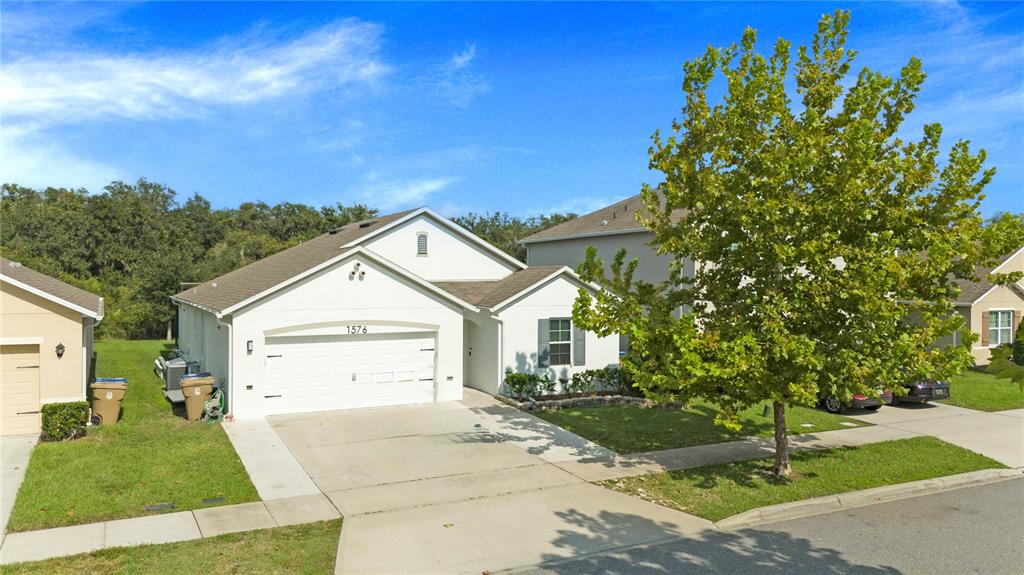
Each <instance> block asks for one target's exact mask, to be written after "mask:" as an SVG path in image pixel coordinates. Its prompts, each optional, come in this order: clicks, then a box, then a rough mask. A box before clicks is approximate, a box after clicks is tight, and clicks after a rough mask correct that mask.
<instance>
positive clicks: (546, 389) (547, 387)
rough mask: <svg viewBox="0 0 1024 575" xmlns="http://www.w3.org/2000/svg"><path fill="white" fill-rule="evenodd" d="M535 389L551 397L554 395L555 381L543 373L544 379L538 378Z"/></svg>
mask: <svg viewBox="0 0 1024 575" xmlns="http://www.w3.org/2000/svg"><path fill="white" fill-rule="evenodd" d="M537 389H538V390H539V391H540V392H541V393H543V394H544V395H551V394H553V393H555V380H553V379H551V375H549V374H547V373H545V374H544V377H542V378H540V380H539V382H538V384H537Z"/></svg>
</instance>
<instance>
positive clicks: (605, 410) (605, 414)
mask: <svg viewBox="0 0 1024 575" xmlns="http://www.w3.org/2000/svg"><path fill="white" fill-rule="evenodd" d="M762 409H763V406H761V405H757V406H754V407H751V408H749V409H747V410H745V411H743V412H742V413H740V423H741V424H742V426H743V427H742V429H741V430H740V431H739V432H733V431H729V430H728V429H725V428H724V427H721V426H719V425H715V416H716V415H717V414H718V409H717V408H716V407H715V406H714V405H712V404H710V403H707V402H703V401H694V402H692V403H691V404H690V407H689V409H686V410H679V409H645V408H642V407H635V406H630V405H618V406H612V407H584V408H577V409H564V410H561V411H540V412H536V413H535V415H537V417H540V418H542V419H545V420H547V421H550V422H551V423H554V424H555V425H557V426H559V427H562V428H564V429H568V430H569V431H571V432H573V433H575V434H576V435H580V436H582V437H585V438H587V439H589V440H591V441H593V442H594V443H597V444H599V445H603V446H605V447H607V448H609V449H611V450H613V451H615V452H618V453H640V452H643V451H657V450H660V449H673V448H676V447H691V446H694V445H705V444H709V443H722V442H725V441H736V440H737V439H742V438H743V437H748V436H751V435H760V436H765V437H767V436H771V435H772V434H773V433H774V431H773V430H774V424H773V423H772V418H771V415H770V414H769V417H764V416H762V415H761V413H762ZM844 423H845V424H846V425H843V424H844ZM786 424H787V425H786V426H787V428H788V429H789V432H790V433H794V434H795V433H814V432H819V431H829V430H833V429H844V428H847V427H860V426H863V425H868V424H866V423H863V422H860V421H857V420H854V419H849V418H846V417H840V416H837V415H832V414H830V413H826V412H824V411H821V410H818V409H811V408H807V407H790V408H789V409H787V410H786Z"/></svg>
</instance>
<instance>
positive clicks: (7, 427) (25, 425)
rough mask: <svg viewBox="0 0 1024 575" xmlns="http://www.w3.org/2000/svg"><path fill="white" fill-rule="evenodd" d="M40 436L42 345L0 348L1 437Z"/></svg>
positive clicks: (0, 346) (1, 346) (4, 346)
mask: <svg viewBox="0 0 1024 575" xmlns="http://www.w3.org/2000/svg"><path fill="white" fill-rule="evenodd" d="M37 433H39V346H37V345H0V435H28V434H37Z"/></svg>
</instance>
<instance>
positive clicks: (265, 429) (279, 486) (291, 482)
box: [222, 417, 320, 501]
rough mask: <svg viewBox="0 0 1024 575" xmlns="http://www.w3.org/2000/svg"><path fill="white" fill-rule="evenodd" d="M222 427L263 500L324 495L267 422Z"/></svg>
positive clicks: (242, 421) (244, 422) (253, 421)
mask: <svg viewBox="0 0 1024 575" xmlns="http://www.w3.org/2000/svg"><path fill="white" fill-rule="evenodd" d="M222 427H223V428H224V432H225V433H227V435H228V439H230V440H231V444H232V445H233V446H234V447H235V453H237V454H238V458H239V459H241V460H242V465H243V466H245V471H246V472H247V473H248V474H249V479H250V480H252V484H253V485H254V486H255V487H256V491H257V492H258V493H259V494H260V499H262V500H264V501H267V500H272V499H286V498H290V497H301V496H303V495H319V494H320V488H319V487H317V485H316V483H314V482H313V480H312V479H310V477H309V474H308V473H306V470H305V469H303V467H302V465H300V464H299V462H298V460H296V459H295V456H294V455H293V454H292V452H291V450H290V449H288V446H287V445H285V443H284V441H282V440H281V438H280V437H279V436H278V435H277V432H276V431H274V428H273V427H271V425H270V423H269V422H268V421H267V420H266V419H264V418H262V417H261V418H259V419H244V420H240V421H225V422H224V423H223V424H222Z"/></svg>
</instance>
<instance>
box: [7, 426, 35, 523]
mask: <svg viewBox="0 0 1024 575" xmlns="http://www.w3.org/2000/svg"><path fill="white" fill-rule="evenodd" d="M38 442H39V437H37V436H35V435H17V436H14V437H0V466H2V467H3V469H2V470H0V540H2V539H3V536H4V535H5V534H6V533H7V521H8V520H9V519H10V518H11V511H12V510H13V509H14V499H15V498H16V497H17V496H18V488H19V487H21V481H22V480H23V479H25V470H26V469H28V460H29V459H30V458H31V457H32V449H33V448H35V446H36V443H38Z"/></svg>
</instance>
